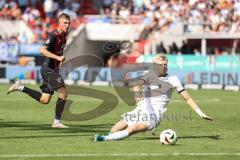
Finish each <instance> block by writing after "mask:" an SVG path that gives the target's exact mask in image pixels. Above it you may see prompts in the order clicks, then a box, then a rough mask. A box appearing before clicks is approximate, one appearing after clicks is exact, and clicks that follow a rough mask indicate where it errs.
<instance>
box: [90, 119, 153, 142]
mask: <svg viewBox="0 0 240 160" xmlns="http://www.w3.org/2000/svg"><path fill="white" fill-rule="evenodd" d="M149 128H150V126H149V124H146V123H136V124H134V125H132V126H130V127H127V128H126V129H124V130H121V131H117V132H114V133H112V134H110V135H100V134H97V135H95V137H94V141H109V140H121V139H125V138H127V137H129V136H130V135H132V134H134V133H138V132H144V131H147V130H148V129H149Z"/></svg>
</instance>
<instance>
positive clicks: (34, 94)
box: [7, 81, 42, 102]
mask: <svg viewBox="0 0 240 160" xmlns="http://www.w3.org/2000/svg"><path fill="white" fill-rule="evenodd" d="M15 91H22V92H24V93H27V94H28V95H29V96H30V97H32V98H33V99H35V100H37V101H38V102H41V101H40V99H41V97H42V93H41V92H38V91H36V90H33V89H31V88H28V87H25V86H23V84H22V83H21V81H16V82H15V83H14V84H13V85H12V86H11V87H10V88H9V89H8V91H7V94H10V93H12V92H15Z"/></svg>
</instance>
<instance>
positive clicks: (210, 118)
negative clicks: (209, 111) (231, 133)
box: [202, 115, 213, 121]
mask: <svg viewBox="0 0 240 160" xmlns="http://www.w3.org/2000/svg"><path fill="white" fill-rule="evenodd" d="M202 119H206V120H209V121H213V118H212V117H209V116H207V115H203V116H202Z"/></svg>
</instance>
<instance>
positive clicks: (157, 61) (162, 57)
mask: <svg viewBox="0 0 240 160" xmlns="http://www.w3.org/2000/svg"><path fill="white" fill-rule="evenodd" d="M164 60H166V61H168V58H167V56H166V55H165V54H159V55H157V56H156V57H154V58H153V63H155V64H158V63H159V61H164Z"/></svg>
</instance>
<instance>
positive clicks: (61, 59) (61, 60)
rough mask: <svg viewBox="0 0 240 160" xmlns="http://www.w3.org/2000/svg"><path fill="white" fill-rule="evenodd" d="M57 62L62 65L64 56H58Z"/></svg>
mask: <svg viewBox="0 0 240 160" xmlns="http://www.w3.org/2000/svg"><path fill="white" fill-rule="evenodd" d="M57 60H58V61H60V62H62V63H63V62H64V61H65V57H64V56H59V57H58V58H57Z"/></svg>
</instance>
